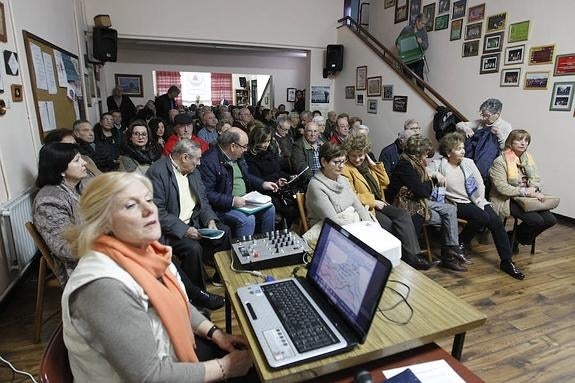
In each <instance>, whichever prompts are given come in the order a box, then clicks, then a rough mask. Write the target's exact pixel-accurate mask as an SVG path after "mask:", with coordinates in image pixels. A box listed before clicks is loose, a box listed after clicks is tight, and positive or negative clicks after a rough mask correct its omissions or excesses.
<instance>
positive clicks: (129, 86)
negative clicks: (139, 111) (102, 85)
mask: <svg viewBox="0 0 575 383" xmlns="http://www.w3.org/2000/svg"><path fill="white" fill-rule="evenodd" d="M114 79H115V82H116V86H120V87H122V89H123V90H124V94H125V95H127V96H134V97H144V89H143V88H142V75H141V74H117V73H116V74H115V75H114Z"/></svg>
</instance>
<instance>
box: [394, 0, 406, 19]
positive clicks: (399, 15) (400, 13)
mask: <svg viewBox="0 0 575 383" xmlns="http://www.w3.org/2000/svg"><path fill="white" fill-rule="evenodd" d="M405 20H407V0H397V1H396V2H395V24H397V23H401V22H402V21H405Z"/></svg>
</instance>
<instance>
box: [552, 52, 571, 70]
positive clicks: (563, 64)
mask: <svg viewBox="0 0 575 383" xmlns="http://www.w3.org/2000/svg"><path fill="white" fill-rule="evenodd" d="M571 75H575V53H568V54H565V55H557V56H556V57H555V70H554V71H553V76H571Z"/></svg>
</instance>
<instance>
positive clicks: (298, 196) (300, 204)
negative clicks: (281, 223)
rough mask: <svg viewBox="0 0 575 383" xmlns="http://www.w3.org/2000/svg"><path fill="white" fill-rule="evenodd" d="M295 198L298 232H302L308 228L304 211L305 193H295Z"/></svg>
mask: <svg viewBox="0 0 575 383" xmlns="http://www.w3.org/2000/svg"><path fill="white" fill-rule="evenodd" d="M295 200H296V202H297V208H298V210H299V219H300V223H299V231H300V234H303V233H305V232H306V231H308V230H309V221H308V220H307V214H306V212H305V194H304V193H302V192H297V193H295Z"/></svg>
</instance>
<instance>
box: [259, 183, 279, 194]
mask: <svg viewBox="0 0 575 383" xmlns="http://www.w3.org/2000/svg"><path fill="white" fill-rule="evenodd" d="M262 189H264V190H271V191H273V192H274V193H275V192H277V191H278V190H279V187H278V185H277V184H276V183H275V182H270V181H266V182H264V183H263V184H262Z"/></svg>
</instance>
